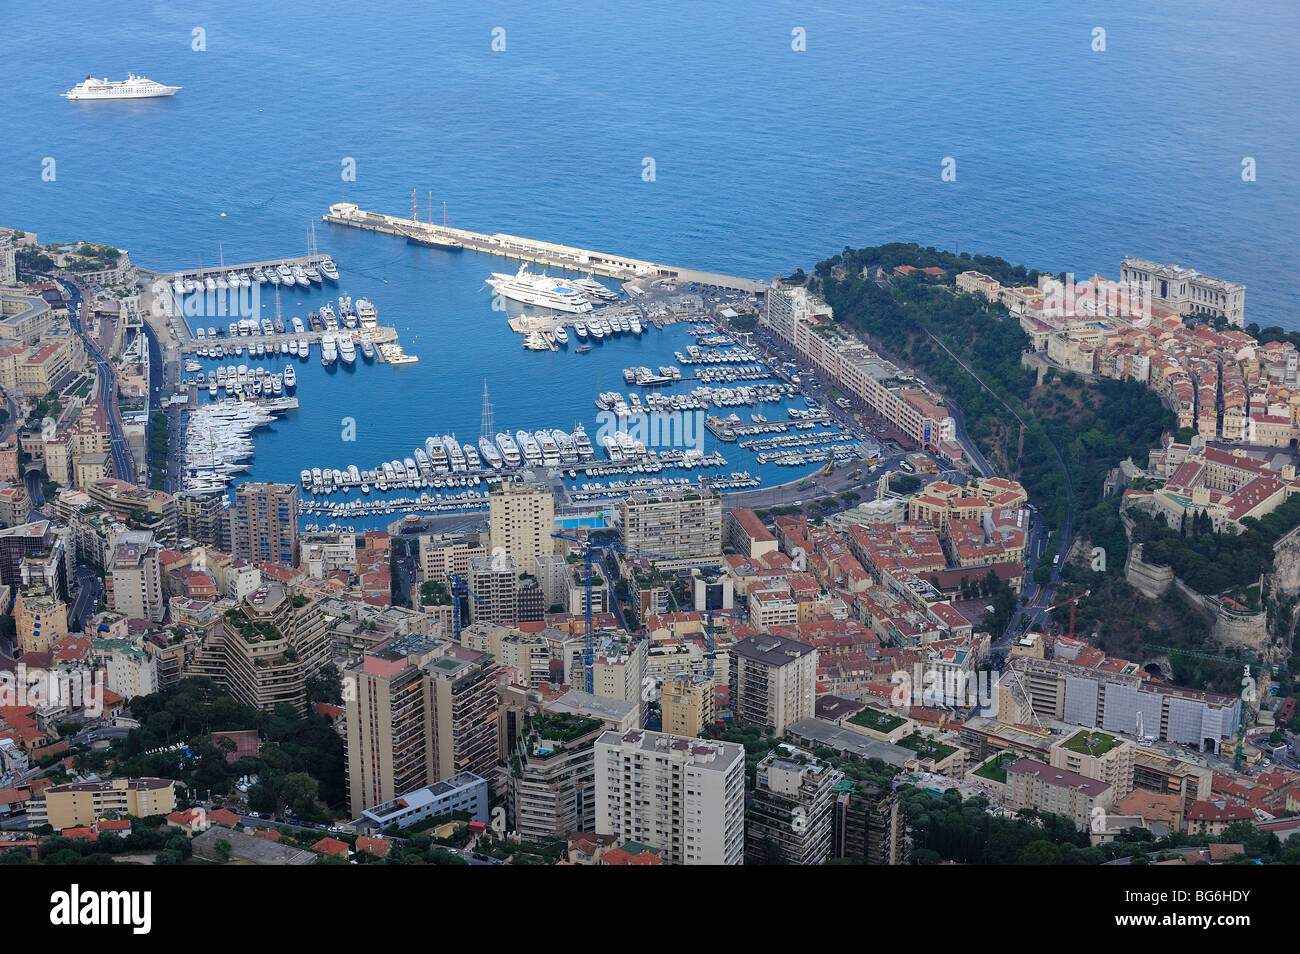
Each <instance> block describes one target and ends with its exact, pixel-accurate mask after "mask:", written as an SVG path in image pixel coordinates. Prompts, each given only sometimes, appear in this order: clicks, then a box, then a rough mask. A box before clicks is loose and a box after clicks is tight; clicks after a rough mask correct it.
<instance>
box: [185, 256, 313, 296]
mask: <svg viewBox="0 0 1300 954" xmlns="http://www.w3.org/2000/svg"><path fill="white" fill-rule="evenodd" d="M338 280H339V269H338V266H337V265H335V264H334V261H333V259H329V258H327V259H325V260H324V261H323V262H320V263H319V264H318V265H290V264H289V263H287V262H284V263H281V264H280V265H278V266H277V265H268V266H266V267H265V268H261V267H258V268H254V269H251V270H249V271H240V270H234V269H232V270H231V271H228V272H226V273H225V274H224V275H222V274H219V273H218V274H213V275H207V276H205V277H204V278H203V279H202V280H199V279H197V278H185V277H182V276H177V277H176V278H175V279H173V280H172V290H173V291H174V292H175V293H176V294H177V295H197V294H199V293H200V292H205V291H208V292H215V291H226V290H228V289H232V288H250V287H251V286H252V285H253V284H254V283H257V284H258V285H265V284H267V283H270V284H271V285H277V286H278V285H284V286H286V287H293V286H295V285H297V286H300V287H302V288H310V287H311V286H312V285H313V284H316V285H320V284H322V283H324V282H326V281H330V282H337V281H338Z"/></svg>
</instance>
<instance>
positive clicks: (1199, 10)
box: [0, 0, 1300, 519]
mask: <svg viewBox="0 0 1300 954" xmlns="http://www.w3.org/2000/svg"><path fill="white" fill-rule="evenodd" d="M1085 7H1086V9H1085ZM0 37H3V39H2V40H0V49H3V50H4V51H5V52H6V53H7V54H8V56H6V58H5V59H6V62H8V63H10V64H11V65H14V66H15V68H12V69H10V70H8V71H7V72H6V77H5V82H4V83H3V84H0V142H3V143H4V144H5V146H4V149H3V150H0V225H5V226H10V227H17V228H23V229H26V230H28V231H31V232H35V233H37V235H38V237H39V239H40V241H42V242H51V241H71V240H76V239H87V240H92V241H102V242H106V243H109V244H113V245H116V246H118V247H121V248H125V249H128V250H129V251H130V254H131V259H132V261H133V262H135V263H137V264H139V265H143V266H145V267H148V268H154V269H159V270H172V269H178V268H184V267H190V266H195V265H197V264H198V263H199V262H203V263H205V264H209V265H211V264H214V263H216V262H217V261H218V260H219V258H220V259H221V260H222V261H224V262H226V263H231V264H233V263H240V262H247V261H258V260H265V259H273V258H278V257H283V256H290V255H301V254H304V252H305V251H306V246H307V233H308V228H309V226H310V225H311V224H312V223H315V231H316V242H317V245H318V246H319V248H320V250H321V251H324V252H329V253H330V254H332V255H333V257H334V258H335V260H336V261H337V262H338V265H339V269H340V272H341V281H340V283H339V286H338V288H337V289H331V290H329V291H332V293H333V294H334V295H337V294H341V293H343V292H346V293H347V294H349V295H351V296H352V297H353V298H358V297H361V296H365V297H368V298H370V299H371V300H372V301H373V302H374V303H375V305H376V307H377V308H378V311H379V320H380V323H381V324H387V325H392V326H394V327H396V328H397V330H398V332H399V334H400V336H401V342H402V344H403V346H404V347H405V349H406V350H407V351H408V352H409V353H412V354H415V355H418V357H419V358H420V361H419V363H418V364H414V365H409V366H404V367H392V366H385V365H369V364H365V363H363V362H362V360H361V359H360V358H358V363H357V365H356V367H355V368H353V369H350V370H341V369H338V368H336V369H335V370H334V371H332V372H331V371H326V370H325V369H323V368H321V367H320V362H319V360H318V357H317V356H313V358H312V359H311V360H310V361H308V362H303V363H299V364H298V365H297V368H298V371H299V373H300V377H301V383H300V385H299V388H298V393H297V397H298V398H299V401H300V405H301V406H300V409H299V410H298V411H297V412H296V413H294V414H292V415H290V416H289V417H287V418H285V419H284V420H282V421H279V422H277V423H276V424H275V425H274V426H273V427H271V428H269V429H267V430H264V431H261V432H258V434H257V436H256V456H255V458H254V460H253V462H252V466H251V468H250V470H249V471H248V472H247V473H246V474H244V475H243V479H255V480H289V481H296V480H297V479H298V474H299V471H300V470H301V469H303V468H304V467H312V466H321V467H324V466H329V467H339V468H340V469H342V468H345V467H346V466H347V465H348V464H353V463H355V464H357V465H358V466H359V467H361V468H363V469H365V468H368V467H373V466H376V465H377V464H378V463H380V462H381V461H383V460H391V459H394V458H398V459H401V458H403V457H405V456H407V455H409V454H410V453H411V450H412V448H414V447H416V446H422V445H423V443H424V439H425V437H426V436H428V435H431V434H442V433H453V432H454V433H456V434H457V435H458V436H459V437H460V438H461V440H464V439H466V438H470V439H474V438H476V437H477V436H478V433H479V428H480V419H481V412H482V403H483V400H482V399H483V390H484V385H485V384H486V386H487V388H488V391H489V395H490V400H491V402H492V404H493V413H494V421H495V426H496V428H497V429H498V430H507V429H508V430H509V432H510V433H511V434H513V433H514V431H515V430H517V429H519V428H527V429H537V428H541V427H558V428H562V429H564V430H572V429H573V426H574V424H575V423H577V422H583V423H584V424H585V425H586V427H587V430H588V433H589V434H593V435H594V433H595V428H596V423H595V416H596V414H597V409H596V407H595V404H594V403H593V399H594V398H595V396H596V395H597V394H598V393H599V392H601V391H605V390H615V391H623V392H626V391H627V390H628V387H627V386H626V385H625V383H624V381H623V379H622V374H621V369H622V368H624V367H627V366H630V365H649V366H652V367H656V366H658V365H660V364H669V363H675V362H674V360H673V355H672V352H673V351H674V350H676V349H679V348H681V347H683V345H684V344H687V343H690V339H689V337H686V336H685V333H684V330H683V329H682V328H680V327H678V328H668V329H665V330H663V331H657V330H656V331H651V332H650V333H648V334H647V335H645V336H643V337H642V338H641V339H639V340H632V339H631V338H630V336H624V337H623V338H621V339H617V340H614V341H608V342H606V343H605V344H603V345H599V346H596V347H594V348H593V350H592V352H591V353H590V354H586V355H577V354H576V353H575V352H576V348H575V347H574V346H573V345H570V347H569V348H568V349H567V350H565V351H562V352H560V353H554V354H553V353H549V352H547V353H534V352H526V351H524V350H523V349H522V347H521V344H522V342H521V339H520V338H519V336H517V335H515V334H514V333H512V332H511V331H510V330H509V329H508V327H507V326H506V321H505V316H504V315H503V314H502V312H500V311H498V310H493V308H492V299H491V295H490V294H489V292H488V290H487V289H486V288H485V286H484V279H485V278H486V277H487V276H488V274H489V273H490V272H493V271H513V270H514V268H515V264H514V263H510V262H507V261H506V260H504V259H499V258H491V257H487V256H482V255H478V254H475V253H470V252H465V251H455V252H448V251H441V250H436V249H428V248H422V247H417V246H413V245H409V244H407V243H406V242H404V241H403V240H401V239H397V238H392V237H388V236H382V235H376V234H372V233H362V232H359V231H355V230H350V229H347V228H344V227H337V226H329V225H325V224H323V223H321V221H320V216H321V214H322V213H323V212H325V211H326V209H327V208H328V207H329V206H330V205H331V204H332V203H335V202H343V201H346V202H355V203H357V204H358V205H360V206H361V207H362V208H365V209H371V210H375V211H382V212H388V213H392V214H401V215H406V214H409V210H410V207H411V197H412V193H413V192H414V193H415V195H416V198H417V199H418V203H419V206H420V214H421V217H427V216H429V215H432V217H433V218H434V219H435V220H438V221H440V220H441V219H442V217H443V214H444V213H443V203H446V216H447V221H448V222H449V223H450V224H452V225H456V226H461V227H464V228H468V229H473V230H476V231H482V232H508V233H512V234H515V235H522V236H528V237H530V238H536V239H542V240H547V241H554V242H561V243H565V244H569V245H576V246H581V247H585V248H592V249H598V250H603V251H610V252H617V253H621V254H625V255H629V256H635V257H638V258H644V259H649V260H653V261H660V262H665V263H671V264H677V265H682V266H687V267H692V268H700V269H708V270H713V271H718V272H724V273H729V274H735V275H743V276H750V277H756V278H764V279H766V278H771V277H774V276H776V275H778V274H789V273H790V272H792V271H794V270H795V269H796V268H800V267H802V268H804V269H806V270H807V269H810V268H811V267H812V266H813V265H814V264H815V263H816V262H818V261H820V260H822V259H825V258H827V257H829V256H831V255H833V254H835V253H836V252H838V251H840V250H841V249H843V248H845V247H846V246H852V247H859V246H864V245H874V244H880V243H884V242H893V241H915V242H918V243H920V244H922V245H933V246H935V247H938V248H945V249H952V250H956V251H967V252H971V253H974V254H989V255H998V256H1001V257H1003V258H1006V259H1009V260H1011V261H1012V262H1017V263H1024V264H1025V265H1027V266H1030V267H1034V268H1038V269H1042V270H1050V271H1053V272H1059V271H1072V272H1074V273H1076V274H1078V275H1091V274H1092V273H1094V272H1100V273H1101V274H1103V275H1106V276H1110V277H1118V271H1119V262H1120V260H1121V259H1122V258H1123V257H1124V256H1126V255H1134V256H1142V257H1147V258H1152V259H1156V260H1158V261H1171V262H1178V263H1179V264H1182V265H1185V266H1188V267H1193V268H1196V269H1198V270H1200V271H1203V272H1206V273H1208V274H1211V275H1215V276H1217V277H1221V278H1226V279H1230V280H1233V281H1239V282H1243V283H1245V284H1246V285H1247V288H1248V291H1247V294H1246V318H1247V321H1248V322H1258V323H1259V324H1260V325H1261V326H1267V325H1281V326H1282V327H1284V328H1287V329H1289V330H1300V314H1297V312H1296V309H1295V308H1293V307H1292V305H1293V295H1292V289H1293V287H1294V282H1295V276H1296V275H1297V274H1298V273H1300V240H1298V239H1300V236H1298V235H1297V232H1300V187H1298V186H1297V181H1298V180H1297V177H1296V163H1297V162H1300V122H1298V121H1297V119H1296V116H1295V111H1294V104H1295V103H1296V102H1297V101H1300V72H1298V71H1296V70H1295V69H1294V68H1293V51H1294V50H1295V49H1296V48H1297V45H1298V41H1300V7H1297V5H1296V4H1294V2H1291V0H1259V2H1255V3H1252V4H1250V5H1249V8H1238V7H1234V6H1232V5H1225V4H1222V3H1218V2H1211V0H1189V2H1183V3H1178V4H1141V5H1139V4H1131V3H1126V2H1101V3H1092V4H1087V5H1083V4H1078V3H1072V2H1065V0H1062V2H1056V0H1045V2H1036V3H1027V2H1007V0H987V2H981V3H974V4H971V3H964V4H963V3H915V2H898V3H892V4H885V5H879V4H865V3H859V2H836V0H821V2H813V3H807V2H799V3H794V2H781V0H745V2H732V0H719V2H713V3H707V4H704V3H697V4H682V3H669V2H656V0H641V2H637V3H635V4H633V3H613V4H607V5H601V6H594V5H592V4H587V3H578V2H564V0H558V2H548V3H545V4H536V3H524V2H520V0H487V2H476V3H474V4H430V3H427V2H410V0H392V2H388V3H386V4H384V5H382V6H376V7H373V8H372V7H366V6H363V5H357V4H354V3H342V2H332V0H313V2H310V3H308V2H303V0H283V2H280V3H275V4H254V3H251V2H245V0H223V2H220V3H215V2H213V3H186V4H179V3H177V4H171V3H148V2H144V3H124V2H105V3H98V4H71V3H36V2H33V0H17V2H13V3H9V4H7V5H5V8H4V10H3V11H0ZM128 71H129V72H135V73H142V74H144V75H147V76H149V77H150V78H152V79H155V80H157V81H159V82H163V83H167V84H170V85H179V86H181V87H182V89H181V91H180V92H179V93H178V94H177V95H176V96H175V97H174V98H172V99H156V100H142V101H136V102H116V103H99V102H90V103H78V102H69V101H65V100H64V99H62V98H60V96H59V94H60V93H61V92H63V91H64V90H66V89H68V88H70V87H71V86H73V85H74V84H75V83H76V82H78V81H79V80H81V79H82V78H84V77H85V76H86V75H87V74H88V73H92V74H94V75H96V76H104V75H107V76H109V77H110V78H113V79H120V78H123V77H124V75H125V74H126V73H127V72H128ZM263 300H264V301H268V302H269V301H270V300H271V299H270V298H269V297H268V296H264V299H263ZM323 300H325V292H323V291H319V290H313V291H311V292H308V293H306V294H304V295H290V294H284V295H283V297H282V302H281V305H282V309H283V314H284V315H285V316H286V317H289V316H292V315H295V314H297V315H305V314H306V312H307V311H308V310H311V309H314V308H315V307H317V306H318V305H319V303H320V302H321V301H323ZM272 307H273V306H272ZM267 313H268V314H269V313H270V312H267ZM214 323H215V322H214ZM223 327H224V323H223ZM229 361H230V359H227V362H226V363H229ZM236 363H238V362H236ZM270 363H271V362H266V364H268V365H269V364H270ZM215 365H216V362H207V363H205V369H207V370H210V369H211V368H213V367H215ZM739 413H740V414H741V416H742V418H747V413H748V411H747V409H739ZM769 416H770V415H769ZM713 446H714V444H713V442H712V441H711V440H710V442H709V445H708V448H709V449H712V447H713ZM723 452H724V454H726V455H727V457H728V461H729V466H728V467H726V468H722V470H725V471H733V470H742V469H749V470H751V471H753V472H755V473H761V476H762V479H763V480H764V481H765V482H767V483H771V482H775V481H784V480H789V479H791V478H792V477H797V476H798V474H797V473H792V472H791V471H790V469H789V468H777V467H775V466H774V465H770V466H767V467H759V466H758V465H756V464H755V463H754V462H753V460H752V459H751V457H749V456H747V455H745V454H744V453H743V452H740V451H739V450H738V449H736V448H735V446H734V445H730V446H724V447H723ZM353 496H356V495H355V493H354V494H353ZM334 499H340V498H338V497H337V496H336V497H335V498H334ZM387 519H392V518H391V517H389V518H387Z"/></svg>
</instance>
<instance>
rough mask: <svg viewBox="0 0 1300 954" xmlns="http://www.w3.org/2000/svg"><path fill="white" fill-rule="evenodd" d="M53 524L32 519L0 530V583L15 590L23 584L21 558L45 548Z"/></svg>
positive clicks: (35, 553)
mask: <svg viewBox="0 0 1300 954" xmlns="http://www.w3.org/2000/svg"><path fill="white" fill-rule="evenodd" d="M52 528H53V524H51V523H50V521H48V520H34V521H32V522H31V523H24V524H21V525H19V526H17V527H8V528H7V529H4V530H0V583H2V584H4V585H5V586H7V587H9V591H10V592H11V593H12V592H17V591H18V590H20V589H22V585H23V577H22V571H23V560H24V559H26V558H27V557H29V556H35V555H37V554H40V553H43V552H44V551H45V550H47V549H48V548H49V547H50V545H51V543H52V541H53V539H54V535H53V533H52Z"/></svg>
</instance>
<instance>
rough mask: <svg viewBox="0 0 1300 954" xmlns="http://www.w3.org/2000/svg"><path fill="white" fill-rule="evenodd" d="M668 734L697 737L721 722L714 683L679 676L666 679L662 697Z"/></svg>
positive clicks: (687, 676) (700, 677) (704, 678)
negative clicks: (714, 692) (717, 714)
mask: <svg viewBox="0 0 1300 954" xmlns="http://www.w3.org/2000/svg"><path fill="white" fill-rule="evenodd" d="M659 705H660V710H661V712H662V716H663V719H662V724H663V728H664V731H665V732H667V733H670V734H671V735H684V736H687V737H694V736H698V735H701V734H703V732H704V729H705V727H706V726H711V725H713V724H714V722H716V721H717V719H716V716H715V714H714V702H713V680H711V679H708V678H707V677H705V676H692V675H690V674H688V673H679V674H678V675H676V676H674V677H673V678H671V679H668V680H665V682H664V684H663V693H662V695H661V696H660V703H659Z"/></svg>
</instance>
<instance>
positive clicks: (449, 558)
mask: <svg viewBox="0 0 1300 954" xmlns="http://www.w3.org/2000/svg"><path fill="white" fill-rule="evenodd" d="M418 539H419V542H420V581H421V582H428V581H429V580H433V581H434V582H437V583H445V582H446V581H447V577H448V575H450V574H452V573H456V574H458V575H460V576H464V577H468V576H469V561H470V559H471V558H473V557H478V556H485V555H486V554H487V552H488V550H487V545H486V544H487V541H486V540H485V539H484V538H483V537H482V536H480V535H479V534H477V533H428V534H422V535H421V536H420V537H419V538H418Z"/></svg>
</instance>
